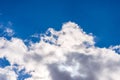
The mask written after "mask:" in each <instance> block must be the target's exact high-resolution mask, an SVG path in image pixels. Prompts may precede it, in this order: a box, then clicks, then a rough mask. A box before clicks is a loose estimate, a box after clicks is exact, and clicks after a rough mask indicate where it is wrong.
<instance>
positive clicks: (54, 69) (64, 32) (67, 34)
mask: <svg viewBox="0 0 120 80" xmlns="http://www.w3.org/2000/svg"><path fill="white" fill-rule="evenodd" d="M47 35H48V36H47ZM94 44H95V42H94V37H93V35H91V34H86V33H85V32H84V31H83V30H82V29H81V28H80V27H79V26H78V25H77V24H75V23H73V22H68V23H65V24H64V25H63V26H62V29H61V30H60V31H55V30H54V29H52V28H49V29H48V31H47V32H46V34H43V35H41V41H39V42H36V43H31V45H30V46H26V45H25V44H24V42H23V40H21V39H19V38H12V39H11V40H6V39H5V38H4V37H1V38H0V51H1V54H0V57H6V58H7V59H8V60H9V61H10V63H11V67H14V66H13V65H14V64H18V65H19V67H18V68H19V69H20V70H21V69H22V68H25V69H26V72H29V73H30V74H31V75H32V77H31V78H28V79H26V80H120V76H119V74H120V69H119V67H120V63H119V62H120V55H118V54H117V52H115V51H114V49H112V48H99V47H96V46H95V45H94ZM5 70H7V69H5ZM3 72H4V71H3ZM6 75H7V74H5V76H6ZM0 76H2V74H0ZM14 78H16V76H14ZM5 80H8V79H5ZM9 80H12V79H9ZM16 80H17V79H16Z"/></svg>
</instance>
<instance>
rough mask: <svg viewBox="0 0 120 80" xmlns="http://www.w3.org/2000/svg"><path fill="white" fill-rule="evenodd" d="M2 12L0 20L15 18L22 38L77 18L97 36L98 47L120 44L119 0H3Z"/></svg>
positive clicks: (17, 33)
mask: <svg viewBox="0 0 120 80" xmlns="http://www.w3.org/2000/svg"><path fill="white" fill-rule="evenodd" d="M0 13H1V15H0V23H3V24H5V23H7V22H8V21H11V22H12V24H13V25H12V26H11V28H12V29H14V30H15V32H16V35H17V36H18V37H20V38H24V39H26V38H28V36H30V35H32V34H34V33H43V32H45V31H46V30H47V29H48V27H53V28H55V29H56V30H59V29H60V28H61V25H62V23H64V22H67V21H73V22H76V23H78V24H79V25H80V26H81V27H82V28H83V29H84V31H86V32H87V33H90V32H91V33H93V34H94V35H95V36H97V38H96V41H97V45H98V46H101V47H103V46H106V47H108V46H110V45H111V44H112V45H116V44H119V43H120V39H119V37H118V36H119V35H120V32H119V29H120V24H119V23H120V22H119V21H120V1H119V0H53V1H50V0H20V1H18V0H0Z"/></svg>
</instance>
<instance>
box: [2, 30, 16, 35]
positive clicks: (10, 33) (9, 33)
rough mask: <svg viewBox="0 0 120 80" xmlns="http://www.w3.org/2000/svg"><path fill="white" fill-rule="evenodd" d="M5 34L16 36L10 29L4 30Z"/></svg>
mask: <svg viewBox="0 0 120 80" xmlns="http://www.w3.org/2000/svg"><path fill="white" fill-rule="evenodd" d="M4 33H5V35H7V36H13V35H14V34H15V32H14V31H13V30H12V29H10V28H6V29H5V30H4Z"/></svg>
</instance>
